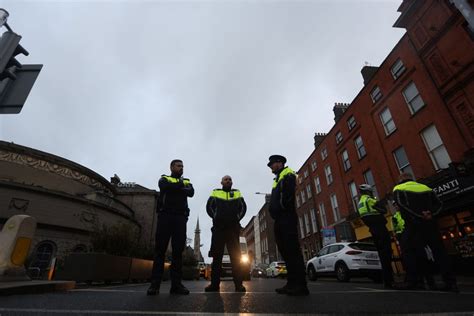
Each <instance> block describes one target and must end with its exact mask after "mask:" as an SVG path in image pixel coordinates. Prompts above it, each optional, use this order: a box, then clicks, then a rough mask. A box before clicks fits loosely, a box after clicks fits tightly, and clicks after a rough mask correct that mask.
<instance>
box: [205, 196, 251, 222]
mask: <svg viewBox="0 0 474 316" xmlns="http://www.w3.org/2000/svg"><path fill="white" fill-rule="evenodd" d="M206 210H207V214H208V215H209V216H210V217H211V218H212V223H213V226H214V227H218V228H231V227H239V228H240V224H239V222H240V220H241V219H242V218H243V217H244V216H245V212H246V211H247V205H246V204H245V201H244V198H243V197H242V194H241V193H240V191H239V190H234V189H232V190H230V191H225V190H222V189H215V190H214V191H212V194H211V196H210V197H209V199H208V200H207V205H206Z"/></svg>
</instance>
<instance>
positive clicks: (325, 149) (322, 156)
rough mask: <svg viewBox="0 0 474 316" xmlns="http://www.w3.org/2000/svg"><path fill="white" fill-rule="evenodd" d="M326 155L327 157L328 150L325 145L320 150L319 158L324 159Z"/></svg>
mask: <svg viewBox="0 0 474 316" xmlns="http://www.w3.org/2000/svg"><path fill="white" fill-rule="evenodd" d="M327 157H328V150H327V148H326V147H324V148H323V149H322V150H321V159H322V160H325V159H326V158H327Z"/></svg>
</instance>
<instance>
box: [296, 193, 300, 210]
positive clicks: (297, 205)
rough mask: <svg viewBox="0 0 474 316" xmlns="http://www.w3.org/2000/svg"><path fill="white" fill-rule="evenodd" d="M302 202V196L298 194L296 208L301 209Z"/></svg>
mask: <svg viewBox="0 0 474 316" xmlns="http://www.w3.org/2000/svg"><path fill="white" fill-rule="evenodd" d="M300 205H301V202H300V196H299V195H298V194H296V208H298V207H300Z"/></svg>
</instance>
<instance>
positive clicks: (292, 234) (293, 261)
mask: <svg viewBox="0 0 474 316" xmlns="http://www.w3.org/2000/svg"><path fill="white" fill-rule="evenodd" d="M285 163H286V158H285V157H283V156H281V155H272V156H270V157H269V162H268V164H267V166H268V167H270V169H271V170H272V172H273V173H274V174H275V179H274V182H273V188H272V195H271V198H270V208H269V211H270V216H271V217H272V218H273V219H274V220H275V226H274V232H275V241H276V244H277V246H278V250H279V251H280V253H281V255H282V257H283V260H285V262H286V268H287V270H288V276H287V279H288V281H287V284H286V285H285V286H283V287H281V288H278V289H276V290H275V291H276V292H277V293H278V294H287V295H298V296H301V295H309V291H308V287H307V284H306V275H305V266H304V261H303V255H302V253H301V248H300V244H299V241H298V229H297V222H298V220H297V219H298V217H297V215H296V209H295V190H296V174H295V173H294V172H293V170H291V169H290V168H288V167H285Z"/></svg>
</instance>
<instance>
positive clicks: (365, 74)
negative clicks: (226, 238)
mask: <svg viewBox="0 0 474 316" xmlns="http://www.w3.org/2000/svg"><path fill="white" fill-rule="evenodd" d="M377 70H379V67H374V66H364V67H363V68H362V70H361V71H360V72H361V73H362V78H364V86H365V85H366V84H367V83H368V82H369V81H370V79H372V77H373V76H374V75H375V73H376V72H377Z"/></svg>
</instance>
